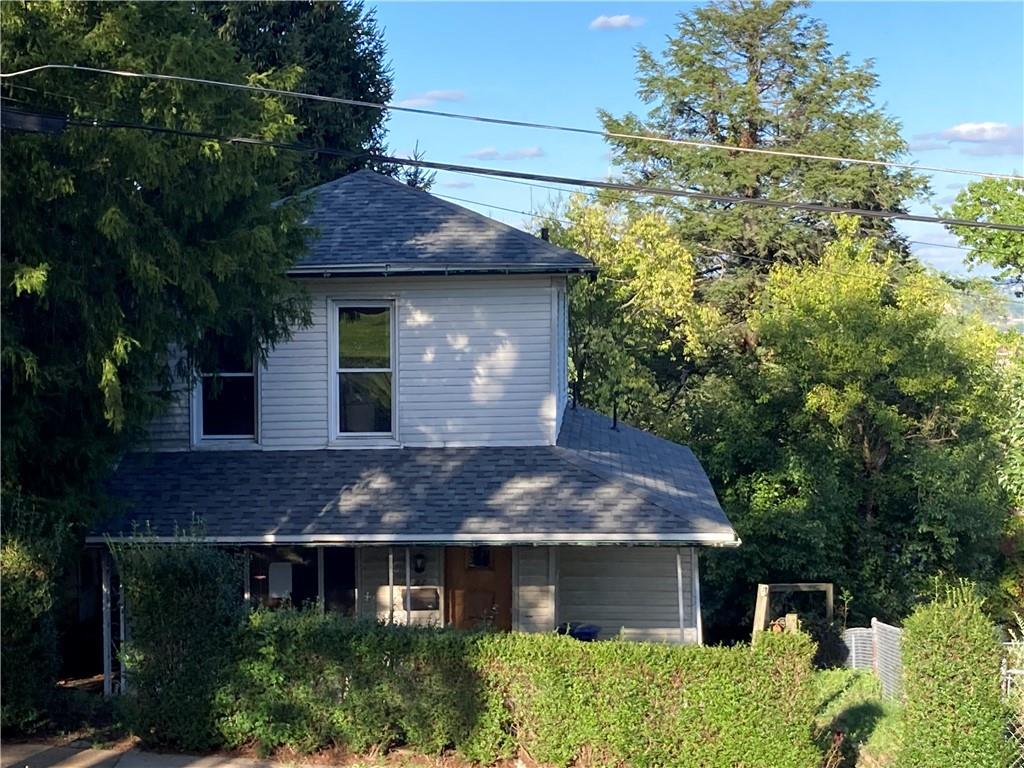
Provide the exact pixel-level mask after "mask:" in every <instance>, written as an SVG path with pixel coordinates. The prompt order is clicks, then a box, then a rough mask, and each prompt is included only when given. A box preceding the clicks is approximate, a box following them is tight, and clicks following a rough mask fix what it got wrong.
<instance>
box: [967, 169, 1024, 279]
mask: <svg viewBox="0 0 1024 768" xmlns="http://www.w3.org/2000/svg"><path fill="white" fill-rule="evenodd" d="M949 214H950V216H952V217H954V218H957V219H967V220H970V221H982V222H1001V223H1003V224H1021V225H1024V181H1020V180H1002V179H983V180H981V181H975V182H971V183H970V184H968V185H967V186H966V187H964V188H963V189H962V190H960V193H959V194H958V195H957V196H956V200H955V201H954V202H953V207H952V209H951V210H950V211H949ZM950 229H951V230H952V231H953V233H954V234H956V236H957V237H959V238H960V240H961V241H962V242H964V243H965V244H966V245H967V246H969V247H970V248H971V252H970V255H969V256H968V259H969V261H970V262H971V263H974V264H977V263H978V262H981V263H984V264H989V265H991V266H993V267H995V268H996V269H998V270H999V271H1000V274H1001V275H1002V276H1003V277H1008V278H1010V279H1012V280H1016V281H1017V282H1019V283H1024V233H1021V232H1010V231H1007V230H999V229H981V228H978V227H958V226H951V227H950Z"/></svg>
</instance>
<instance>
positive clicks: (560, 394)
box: [551, 278, 569, 433]
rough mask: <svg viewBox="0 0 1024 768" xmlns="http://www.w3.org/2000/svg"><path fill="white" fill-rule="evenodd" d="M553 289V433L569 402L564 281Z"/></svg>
mask: <svg viewBox="0 0 1024 768" xmlns="http://www.w3.org/2000/svg"><path fill="white" fill-rule="evenodd" d="M552 282H553V284H554V289H555V296H554V301H555V318H554V321H555V323H554V343H553V345H552V347H553V348H552V358H553V359H552V363H551V369H552V371H554V375H555V383H554V391H555V418H556V423H555V432H556V433H557V432H558V430H560V429H561V428H562V415H563V414H564V413H565V406H566V404H567V402H568V400H569V305H568V302H569V299H568V296H567V295H566V289H567V286H566V280H565V279H564V278H556V279H555V280H553V281H552Z"/></svg>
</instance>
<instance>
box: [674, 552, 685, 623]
mask: <svg viewBox="0 0 1024 768" xmlns="http://www.w3.org/2000/svg"><path fill="white" fill-rule="evenodd" d="M676 596H677V597H678V600H679V642H680V643H685V642H686V611H685V610H684V608H683V550H682V548H681V547H676Z"/></svg>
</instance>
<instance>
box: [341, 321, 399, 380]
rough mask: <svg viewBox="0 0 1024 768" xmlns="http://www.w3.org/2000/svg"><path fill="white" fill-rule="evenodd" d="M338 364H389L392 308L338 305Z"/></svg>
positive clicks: (379, 365) (368, 366)
mask: <svg viewBox="0 0 1024 768" xmlns="http://www.w3.org/2000/svg"><path fill="white" fill-rule="evenodd" d="M338 367H339V368H390V367H391V310H390V309H388V308H387V307H339V308H338Z"/></svg>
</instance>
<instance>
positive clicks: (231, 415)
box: [203, 376, 256, 437]
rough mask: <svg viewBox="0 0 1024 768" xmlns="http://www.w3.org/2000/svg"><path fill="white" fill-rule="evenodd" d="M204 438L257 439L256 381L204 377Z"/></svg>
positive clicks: (248, 377)
mask: <svg viewBox="0 0 1024 768" xmlns="http://www.w3.org/2000/svg"><path fill="white" fill-rule="evenodd" d="M203 435H204V436H207V437H210V436H217V435H221V436H225V435H237V436H244V437H255V435H256V378H255V377H254V376H226V377H224V376H222V377H214V376H204V377H203Z"/></svg>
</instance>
